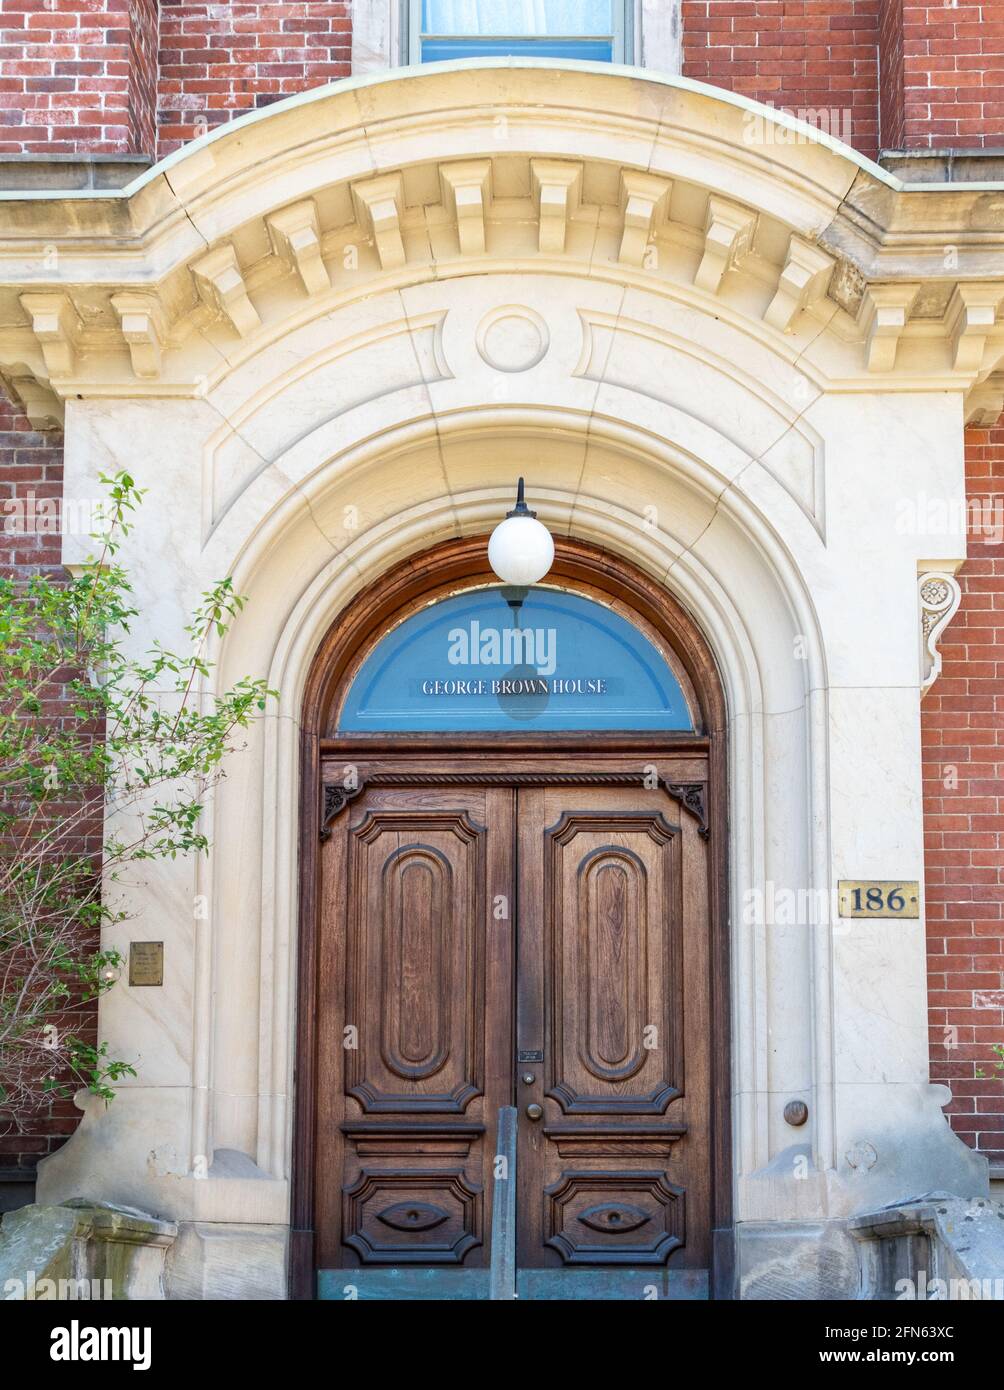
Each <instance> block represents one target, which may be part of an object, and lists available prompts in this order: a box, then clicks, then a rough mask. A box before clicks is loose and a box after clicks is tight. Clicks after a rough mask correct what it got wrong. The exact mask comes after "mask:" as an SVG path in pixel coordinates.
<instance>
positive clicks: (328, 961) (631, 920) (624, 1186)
mask: <svg viewBox="0 0 1004 1390" xmlns="http://www.w3.org/2000/svg"><path fill="white" fill-rule="evenodd" d="M569 761H571V762H572V763H573V766H572V767H569V766H568V763H569ZM578 761H579V765H578V766H575V765H574V764H575V762H576V760H574V759H573V760H565V762H564V768H565V770H564V771H563V772H559V773H552V774H551V778H552V779H553V780H552V783H551V785H547V782H548V776H547V774H546V773H545V772H543V771H542V770H539V769H538V770H534V771H529V770H527V769H523V770H520V769H511V770H510V771H509V772H508V773H507V772H506V771H505V770H497V771H490V770H488V769H486V770H485V772H484V774H483V782H481V783H479V781H478V774H477V773H476V772H474V771H470V772H468V773H463V774H462V773H456V772H455V773H453V774H452V775H451V774H447V777H448V779H449V780H448V782H447V783H446V784H445V785H444V784H442V783H440V784H438V785H437V784H436V778H435V774H434V773H433V772H429V771H427V772H425V773H422V772H415V771H414V770H407V769H400V770H398V771H397V772H395V771H393V770H388V768H387V765H386V764H383V765H379V766H377V767H374V768H370V769H365V770H364V775H363V776H362V778H361V782H360V785H359V787H358V789H357V794H356V795H354V796H353V797H352V798H345V799H343V800H342V803H341V805H340V806H339V807H338V809H337V811H336V812H335V814H333V815H329V817H328V818H327V820H326V821H325V823H324V824H323V834H324V837H325V848H324V851H323V853H324V855H325V861H324V880H323V881H324V893H323V897H322V901H321V904H320V912H321V918H322V921H321V931H320V935H319V949H320V954H319V962H318V967H319V982H320V989H319V996H318V997H319V1008H318V1034H317V1036H318V1049H319V1056H318V1076H319V1083H320V1084H319V1089H318V1163H317V1169H316V1184H317V1211H318V1232H317V1239H318V1245H317V1261H318V1264H319V1266H320V1267H321V1268H322V1269H338V1268H343V1269H346V1270H348V1269H351V1268H353V1267H356V1268H358V1267H359V1266H362V1267H382V1268H386V1267H388V1266H402V1267H408V1268H412V1269H415V1268H419V1267H427V1268H430V1269H443V1268H453V1269H461V1268H463V1269H483V1268H484V1267H485V1265H486V1264H487V1261H488V1255H489V1246H490V1220H491V1205H492V1204H491V1192H492V1184H493V1182H494V1181H495V1177H496V1162H495V1158H496V1155H495V1123H496V1118H497V1114H498V1110H499V1107H500V1106H502V1105H507V1104H513V1103H514V1104H516V1105H517V1107H518V1109H519V1114H520V1121H519V1154H518V1164H517V1169H518V1195H517V1221H518V1232H519V1235H518V1259H519V1264H520V1266H521V1268H524V1269H542V1270H546V1269H549V1268H550V1269H574V1268H582V1267H590V1266H591V1267H594V1268H597V1267H598V1268H620V1269H623V1270H624V1271H625V1272H626V1275H625V1277H635V1278H637V1279H638V1280H641V1279H644V1278H651V1277H652V1276H651V1271H652V1270H653V1269H654V1268H655V1267H665V1266H667V1263H669V1265H670V1267H671V1268H677V1267H678V1268H680V1269H687V1270H690V1269H695V1270H700V1269H705V1268H707V1266H708V1263H709V1258H710V1250H709V1242H710V1214H709V1166H710V1134H709V1120H710V1116H709V1069H708V1060H709V1006H708V975H709V962H708V887H707V845H706V833H707V832H706V820H705V803H704V799H703V797H698V796H696V795H695V785H694V784H688V785H686V786H684V785H682V784H679V785H678V784H673V785H672V786H671V787H670V786H669V785H667V784H665V783H664V784H662V785H660V786H659V787H658V788H655V789H646V788H645V787H644V786H642V785H641V783H640V779H638V778H637V777H636V776H633V775H632V774H630V773H628V772H617V771H616V770H609V769H608V770H606V771H604V772H601V773H597V774H591V773H590V772H589V771H588V769H587V767H586V766H585V758H584V757H580V759H579V760H578ZM696 790H701V791H703V786H702V784H696ZM330 800H331V798H328V801H329V802H330ZM688 803H689V804H688ZM329 809H330V807H329ZM514 1001H515V1008H514ZM538 1113H539V1117H538V1118H531V1117H532V1116H534V1115H538ZM646 1271H648V1274H646ZM347 1277H348V1276H347ZM638 1296H639V1297H641V1296H643V1294H642V1292H641V1288H640V1287H639V1293H638Z"/></svg>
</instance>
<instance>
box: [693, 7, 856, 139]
mask: <svg viewBox="0 0 1004 1390" xmlns="http://www.w3.org/2000/svg"><path fill="white" fill-rule="evenodd" d="M879 6H880V0H746V3H738V2H737V3H733V0H683V73H684V76H685V77H693V78H696V79H698V80H699V81H701V82H710V83H712V84H713V85H714V86H716V87H725V88H727V89H728V90H729V91H732V92H739V93H741V94H742V95H743V96H748V97H753V98H754V99H755V100H757V101H763V102H767V103H768V104H771V105H773V106H780V107H784V108H785V109H787V110H790V111H793V112H794V113H795V114H797V115H804V119H808V120H809V121H810V123H812V124H815V125H823V124H825V128H826V129H827V130H828V131H829V133H830V134H832V135H836V136H837V137H838V138H840V139H843V140H846V141H847V142H848V143H849V144H852V145H854V147H855V148H856V149H858V150H860V151H861V152H862V153H863V154H867V155H871V156H874V155H875V154H876V153H877V152H878V15H879ZM813 112H826V113H827V114H826V115H825V116H824V117H823V118H822V119H820V118H817V117H814V116H813V115H812V114H811V113H813Z"/></svg>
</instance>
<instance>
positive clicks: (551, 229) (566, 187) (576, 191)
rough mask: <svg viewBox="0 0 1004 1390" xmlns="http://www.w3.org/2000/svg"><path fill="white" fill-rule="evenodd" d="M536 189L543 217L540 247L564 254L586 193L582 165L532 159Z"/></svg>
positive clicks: (539, 232)
mask: <svg viewBox="0 0 1004 1390" xmlns="http://www.w3.org/2000/svg"><path fill="white" fill-rule="evenodd" d="M530 172H531V173H532V175H533V189H534V193H535V195H536V198H537V208H538V211H539V214H540V227H539V231H538V234H537V241H538V248H539V250H541V251H543V252H555V251H559V252H560V251H564V249H565V236H566V233H567V231H568V224H569V222H570V221H571V220H572V218H573V217H574V216H575V213H576V210H577V209H578V206H579V198H580V196H581V191H582V165H581V164H572V163H570V162H568V161H566V160H561V159H531V161H530Z"/></svg>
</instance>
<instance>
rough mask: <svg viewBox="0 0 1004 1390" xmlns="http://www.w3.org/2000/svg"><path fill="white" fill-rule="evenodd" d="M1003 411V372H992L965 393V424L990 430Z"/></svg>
mask: <svg viewBox="0 0 1004 1390" xmlns="http://www.w3.org/2000/svg"><path fill="white" fill-rule="evenodd" d="M1002 411H1004V372H993V373H991V375H990V376H988V377H986V378H985V379H984V380H983V381H981V382H980V383H979V384H978V385H976V386H974V387H972V388H971V389H970V390H969V391H968V392H967V393H966V424H967V425H975V426H976V427H977V428H978V429H990V428H992V426H994V425H995V424H996V423H997V421H998V419H999V418H1000V415H1001V412H1002Z"/></svg>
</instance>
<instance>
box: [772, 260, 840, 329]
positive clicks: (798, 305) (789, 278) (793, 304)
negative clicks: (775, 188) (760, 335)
mask: <svg viewBox="0 0 1004 1390" xmlns="http://www.w3.org/2000/svg"><path fill="white" fill-rule="evenodd" d="M834 265H835V261H834V259H833V257H832V256H828V255H827V254H826V252H825V251H820V249H819V247H818V246H813V244H812V243H811V242H809V241H804V240H803V239H802V237H800V236H793V237H792V238H791V240H790V241H789V243H788V259H787V260H786V261H785V263H784V269H783V270H782V271H781V278H780V279H779V280H778V283H777V292H776V294H775V295H774V298H773V299H772V300H771V301H770V303H769V304H768V305H767V311H766V313H765V314H764V320H765V322H767V323H769V324H770V325H771V327H772V328H776V329H778V330H779V332H781V333H788V332H790V331H791V325H792V324H793V323H794V321H795V316H796V314H799V313H801V311H802V310H803V309H808V308H810V307H811V306H812V305H813V304H816V303H818V302H819V301H820V300H822V299H823V298H825V296H826V287H827V285H828V284H829V282H830V276H831V275H832V274H833V267H834Z"/></svg>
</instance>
